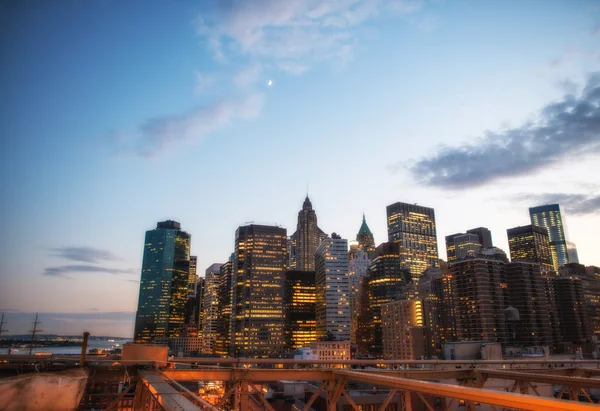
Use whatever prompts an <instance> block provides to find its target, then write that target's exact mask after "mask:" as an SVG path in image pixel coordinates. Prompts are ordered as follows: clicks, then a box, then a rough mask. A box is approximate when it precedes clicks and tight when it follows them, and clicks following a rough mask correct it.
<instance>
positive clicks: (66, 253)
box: [50, 247, 121, 263]
mask: <svg viewBox="0 0 600 411" xmlns="http://www.w3.org/2000/svg"><path fill="white" fill-rule="evenodd" d="M50 252H51V253H52V254H53V255H55V256H57V257H61V258H64V259H66V260H73V261H81V262H84V263H101V262H103V261H118V260H120V259H121V258H119V257H118V256H117V255H115V254H113V253H112V252H110V251H108V250H101V249H98V248H92V247H59V248H52V249H50Z"/></svg>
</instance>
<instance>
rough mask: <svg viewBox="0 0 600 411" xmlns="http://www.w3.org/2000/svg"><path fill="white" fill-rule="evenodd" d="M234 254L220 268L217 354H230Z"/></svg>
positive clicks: (224, 355)
mask: <svg viewBox="0 0 600 411" xmlns="http://www.w3.org/2000/svg"><path fill="white" fill-rule="evenodd" d="M233 258H234V257H233V256H231V257H230V258H229V261H227V262H226V263H225V264H223V265H222V266H221V268H220V269H219V272H220V274H219V290H218V292H217V294H218V295H219V304H218V306H217V318H218V321H217V337H216V341H215V354H216V355H220V356H221V357H226V356H228V355H229V345H230V344H229V343H230V339H229V327H230V322H231V282H232V280H233V262H232V261H233Z"/></svg>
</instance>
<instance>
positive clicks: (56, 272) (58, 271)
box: [44, 265, 135, 278]
mask: <svg viewBox="0 0 600 411" xmlns="http://www.w3.org/2000/svg"><path fill="white" fill-rule="evenodd" d="M70 273H106V274H117V275H118V274H134V273H135V270H134V269H120V268H105V267H98V266H93V265H63V266H60V267H48V268H46V269H45V270H44V275H49V276H52V277H62V278H72V277H69V276H67V275H66V274H70Z"/></svg>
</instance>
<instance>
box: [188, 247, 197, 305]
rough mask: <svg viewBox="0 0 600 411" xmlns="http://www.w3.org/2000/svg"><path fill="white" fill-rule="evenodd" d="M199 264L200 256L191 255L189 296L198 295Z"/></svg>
mask: <svg viewBox="0 0 600 411" xmlns="http://www.w3.org/2000/svg"><path fill="white" fill-rule="evenodd" d="M197 265H198V257H196V256H195V255H192V256H190V276H189V277H188V298H194V297H196V283H197V282H198V274H197V273H196V269H197Z"/></svg>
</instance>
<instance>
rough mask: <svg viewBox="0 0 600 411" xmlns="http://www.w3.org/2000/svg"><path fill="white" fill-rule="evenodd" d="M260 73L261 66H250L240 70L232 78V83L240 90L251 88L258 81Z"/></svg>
mask: <svg viewBox="0 0 600 411" xmlns="http://www.w3.org/2000/svg"><path fill="white" fill-rule="evenodd" d="M262 71H263V67H262V65H261V64H258V63H255V64H252V65H250V66H248V67H246V68H244V69H242V70H240V71H239V72H238V73H237V74H236V75H235V77H234V78H233V82H234V83H235V84H236V86H238V87H242V88H245V87H250V86H253V85H254V84H256V83H257V82H258V80H259V79H260V75H261V74H262Z"/></svg>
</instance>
